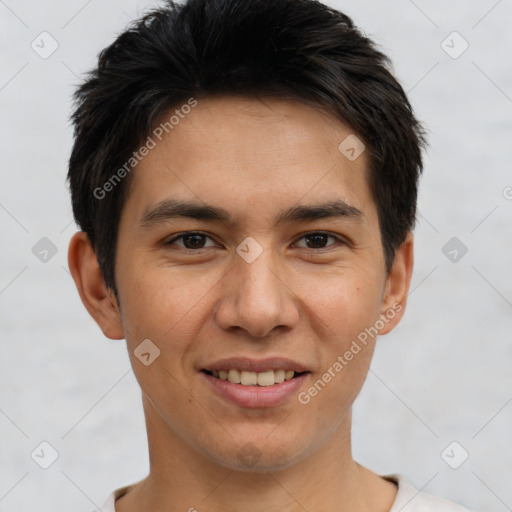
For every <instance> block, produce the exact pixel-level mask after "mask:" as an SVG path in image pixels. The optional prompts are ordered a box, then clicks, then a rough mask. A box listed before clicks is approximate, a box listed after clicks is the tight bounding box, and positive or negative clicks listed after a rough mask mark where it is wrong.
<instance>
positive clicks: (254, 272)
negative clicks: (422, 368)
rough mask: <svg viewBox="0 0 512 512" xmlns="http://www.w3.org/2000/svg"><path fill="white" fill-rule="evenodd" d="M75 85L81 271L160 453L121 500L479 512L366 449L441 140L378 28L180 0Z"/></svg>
mask: <svg viewBox="0 0 512 512" xmlns="http://www.w3.org/2000/svg"><path fill="white" fill-rule="evenodd" d="M76 99H77V105H76V110H75V112H74V115H73V121H74V125H75V144H74V148H73V152H72V155H71V158H70V166H69V181H70V187H71V193H72V201H73V209H74V214H75V218H76V220H77V223H78V224H79V226H80V227H81V228H82V231H80V232H79V233H77V234H76V235H74V237H73V239H72V240H71V243H70V248H69V266H70V270H71V273H72V275H73V278H74V280H75V283H76V285H77V288H78V291H79V293H80V296H81V299H82V301H83V303H84V305H85V307H86V308H87V310H88V311H89V313H90V314H91V315H92V316H93V318H94V319H95V321H96V322H97V323H98V325H99V326H100V328H101V329H102V331H103V333H104V334H105V335H106V336H107V337H109V338H111V339H126V342H127V347H128V351H129V354H130V359H131V362H132V367H133V371H134V373H135V375H136V378H137V380H138V382H139V384H140V386H141V389H142V399H143V405H144V412H145V417H146V424H147V432H148V442H149V455H150V474H149V475H148V477H147V478H145V479H144V480H143V481H142V482H139V483H138V484H135V485H132V486H128V487H126V488H123V489H120V490H118V491H116V492H114V493H113V494H112V495H111V496H110V497H109V499H108V501H107V502H106V503H105V505H104V506H103V507H102V510H103V512H107V511H114V510H115V511H117V512H135V511H147V512H150V511H163V510H165V511H186V510H188V511H189V512H191V511H196V510H197V511H202V510H210V511H220V510H222V511H247V512H252V511H256V510H258V511H260V510H280V511H287V512H295V511H299V510H300V511H303V510H308V511H317V510H321V511H333V512H334V511H336V512H348V511H351V512H353V511H358V512H363V511H373V512H385V511H386V512H387V511H392V512H397V511H399V510H404V511H411V512H412V511H420V510H429V511H430V510H436V511H462V510H465V509H463V508H462V507H459V506H458V505H455V504H453V503H450V502H448V501H446V500H443V499H440V498H434V497H429V496H427V495H425V494H423V493H417V492H416V491H415V490H414V489H413V488H412V486H411V485H410V484H409V483H408V482H407V481H406V479H405V478H404V477H402V476H398V475H390V476H385V477H382V476H379V475H377V474H375V473H373V472H371V471H370V470H368V469H366V468H364V467H362V466H360V465H359V464H357V462H355V461H354V460H353V458H352V455H351V446H350V429H351V407H352V404H353V402H354V400H355V398H356V396H357V394H358V393H359V391H360V389H361V387H362V385H363V382H364V379H365V376H366V374H367V371H368V368H369V365H370V361H371V357H372V353H373V349H374V346H375V343H376V340H377V336H378V335H379V334H386V333H387V332H389V331H391V330H392V329H393V327H394V326H395V325H397V323H398V322H399V321H400V318H401V317H402V315H403V313H404V308H405V304H406V298H407V292H408V289H409V283H410V277H411V272H412V268H413V238H412V234H411V230H412V228H413V225H414V217H415V209H416V195H417V182H418V177H419V174H420V172H421V169H422V161H421V148H422V146H423V145H424V137H423V131H422V128H421V125H420V124H419V122H418V121H417V120H416V118H415V117H414V114H413V112H412V109H411V107H410V104H409V102H408V100H407V98H406V96H405V94H404V92H403V90H402V88H401V86H400V85H399V84H398V83H397V81H396V79H395V78H394V77H393V76H392V74H391V73H390V72H389V70H388V61H387V59H386V57H385V56H384V55H382V54H381V53H380V52H379V51H378V50H377V49H376V48H375V47H374V45H373V44H372V42H371V41H370V40H369V39H367V38H366V37H364V36H363V35H362V34H361V33H360V32H359V31H358V30H357V28H356V27H355V26H354V25H353V23H352V21H351V20H350V19H349V18H348V17H347V16H345V15H344V14H341V13H339V12H337V11H335V10H332V9H330V8H328V7H326V6H324V5H322V4H320V3H317V2H314V1H311V0H272V1H269V0H190V1H188V2H185V3H184V4H179V5H173V4H171V3H169V4H168V5H167V6H166V7H164V8H162V9H159V10H155V11H153V12H152V13H150V14H148V15H147V16H146V17H145V18H144V19H142V20H140V21H138V22H136V23H135V24H134V25H133V26H132V27H131V28H130V29H129V30H127V31H126V32H124V33H123V34H121V35H120V36H119V37H118V39H117V40H116V41H115V42H114V43H113V44H112V45H111V46H110V47H108V48H106V49H105V50H104V51H103V52H102V53H101V55H100V58H99V63H98V67H97V69H95V70H94V71H93V72H92V73H91V75H90V77H89V78H88V80H87V81H86V82H85V83H84V84H83V85H82V86H81V87H80V89H79V90H78V92H77V94H76Z"/></svg>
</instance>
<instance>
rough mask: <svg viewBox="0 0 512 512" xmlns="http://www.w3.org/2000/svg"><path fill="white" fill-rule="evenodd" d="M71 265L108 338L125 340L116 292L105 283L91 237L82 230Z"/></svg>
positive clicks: (70, 257) (89, 307) (87, 305)
mask: <svg viewBox="0 0 512 512" xmlns="http://www.w3.org/2000/svg"><path fill="white" fill-rule="evenodd" d="M68 265H69V270H70V272H71V275H72V277H73V280H74V281H75V285H76V287H77V290H78V293H79V295H80V298H81V299H82V303H83V304H84V306H85V308H86V309H87V311H88V312H89V314H90V315H91V316H92V317H93V318H94V320H95V321H96V323H97V324H98V325H99V327H100V329H101V330H102V331H103V334H105V336H106V337H107V338H110V339H113V340H120V339H123V338H124V332H123V328H122V324H121V316H120V313H119V308H118V305H117V301H116V298H115V295H114V293H113V291H112V290H111V289H110V288H108V287H107V285H106V284H105V279H104V278H103V273H102V271H101V269H100V266H99V264H98V259H97V258H96V254H95V252H94V249H93V247H92V245H91V242H90V240H89V237H88V236H87V234H86V233H85V232H83V231H79V232H78V233H75V234H74V235H73V237H72V238H71V241H70V243H69V250H68Z"/></svg>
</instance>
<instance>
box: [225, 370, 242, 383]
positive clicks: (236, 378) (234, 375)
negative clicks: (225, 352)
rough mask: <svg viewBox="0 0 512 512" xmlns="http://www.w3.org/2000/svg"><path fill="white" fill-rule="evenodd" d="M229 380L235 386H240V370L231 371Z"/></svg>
mask: <svg viewBox="0 0 512 512" xmlns="http://www.w3.org/2000/svg"><path fill="white" fill-rule="evenodd" d="M228 380H229V382H232V383H233V384H240V372H239V371H238V370H229V372H228Z"/></svg>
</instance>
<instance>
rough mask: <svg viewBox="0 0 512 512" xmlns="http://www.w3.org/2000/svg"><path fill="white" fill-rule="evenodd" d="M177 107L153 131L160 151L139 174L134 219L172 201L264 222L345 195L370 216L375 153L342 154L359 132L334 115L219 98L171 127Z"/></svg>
mask: <svg viewBox="0 0 512 512" xmlns="http://www.w3.org/2000/svg"><path fill="white" fill-rule="evenodd" d="M176 110H179V106H178V107H175V108H174V109H173V110H172V111H171V112H168V113H166V114H165V115H163V116H162V118H161V120H160V123H161V124H160V125H159V126H160V127H162V126H163V127H165V126H166V127H167V130H162V129H160V132H163V134H161V135H160V138H159V137H156V136H155V135H154V133H155V132H153V134H150V137H152V140H153V141H154V147H153V149H151V151H150V152H149V154H147V156H145V157H144V158H143V159H142V160H141V161H140V163H139V164H138V165H137V166H136V168H135V169H134V171H133V175H132V176H131V178H132V182H131V184H130V190H129V193H128V200H127V202H126V205H125V209H129V210H130V212H131V214H132V215H133V216H134V217H135V216H138V217H139V218H141V217H142V216H143V215H144V212H145V211H147V208H148V205H154V204H157V203H159V202H161V201H165V200H166V199H168V198H169V196H172V198H173V199H179V200H180V199H181V200H189V199H195V200H196V201H202V202H205V203H208V204H213V205H219V206H223V207H224V208H225V209H226V208H227V209H230V210H232V211H238V212H239V213H240V214H242V212H243V213H244V215H246V216H247V215H249V214H250V213H251V212H252V213H258V214H259V215H260V217H262V216H263V217H265V215H266V214H267V213H268V215H269V216H270V215H272V213H271V211H270V210H277V209H279V210H281V209H282V208H283V207H284V206H286V205H288V204H290V205H291V204H292V203H295V204H298V203H300V202H301V201H302V202H319V201H322V200H324V201H325V200H329V201H330V200H333V199H336V198H338V199H341V200H343V201H345V202H346V203H347V204H350V205H353V206H354V207H356V208H358V209H359V210H362V211H363V208H366V209H367V208H368V205H366V206H364V205H365V203H368V202H370V203H372V198H371V196H370V192H369V189H368V186H367V156H366V154H365V153H364V152H363V153H362V154H361V155H360V156H359V157H358V158H356V159H349V158H347V155H346V153H344V152H343V151H340V144H342V143H343V141H346V140H347V138H348V140H349V141H350V140H351V138H350V137H354V136H355V135H354V134H353V132H352V130H351V129H350V128H349V127H348V126H346V125H344V124H343V123H341V122H340V121H338V120H337V119H336V118H334V117H332V116H330V115H329V114H326V113H324V112H322V111H320V110H318V109H316V108H314V107H311V106H308V105H305V104H303V103H300V102H298V101H283V100H277V99H269V98H266V99H255V98H245V97H219V98H205V99H198V100H197V105H196V106H195V107H194V108H192V109H186V110H184V111H187V112H188V113H187V114H184V113H183V112H184V111H182V112H179V113H181V115H180V116H179V117H178V116H177V115H174V118H173V119H172V121H173V123H172V124H169V123H168V124H167V125H165V124H164V123H165V122H167V121H169V119H170V118H171V116H173V114H174V112H176ZM157 128H158V127H157ZM160 132H157V133H159V134H160ZM160 139H161V140H160ZM342 149H343V145H342ZM356 149H359V148H356ZM349 156H350V154H349ZM274 213H275V211H274Z"/></svg>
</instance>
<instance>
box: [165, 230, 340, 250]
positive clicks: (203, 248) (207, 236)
mask: <svg viewBox="0 0 512 512" xmlns="http://www.w3.org/2000/svg"><path fill="white" fill-rule="evenodd" d="M193 235H200V236H203V237H206V238H209V239H210V240H213V239H212V237H211V236H209V235H207V234H206V233H202V232H201V231H187V232H185V233H182V234H180V235H178V236H175V237H174V238H172V239H171V240H168V241H167V242H165V245H172V244H173V243H174V242H176V241H177V240H180V239H183V238H185V237H187V236H193ZM313 235H326V236H327V237H331V238H334V239H335V240H336V242H337V243H338V244H341V245H348V242H347V241H346V240H344V239H342V238H340V237H339V236H336V235H333V234H331V233H328V232H325V231H311V232H309V233H305V234H304V235H302V236H301V237H300V238H299V239H298V240H302V239H303V238H307V237H309V236H313ZM334 245H336V243H334V244H331V245H328V246H326V247H318V248H314V247H299V249H306V250H312V251H315V252H318V251H321V250H325V249H330V248H331V247H332V246H334ZM180 249H182V250H184V251H190V252H197V253H201V252H202V251H204V250H206V249H209V247H200V248H199V249H189V248H187V247H180Z"/></svg>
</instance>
